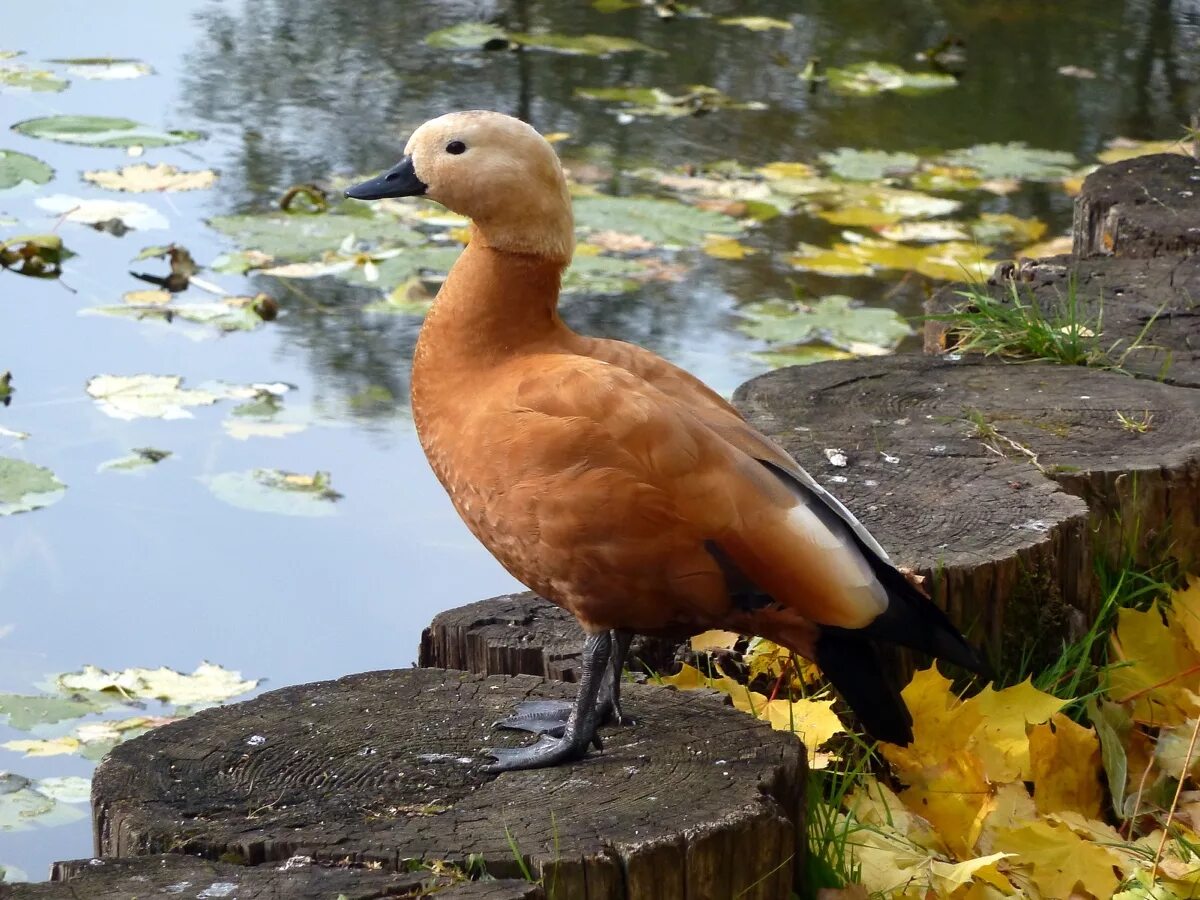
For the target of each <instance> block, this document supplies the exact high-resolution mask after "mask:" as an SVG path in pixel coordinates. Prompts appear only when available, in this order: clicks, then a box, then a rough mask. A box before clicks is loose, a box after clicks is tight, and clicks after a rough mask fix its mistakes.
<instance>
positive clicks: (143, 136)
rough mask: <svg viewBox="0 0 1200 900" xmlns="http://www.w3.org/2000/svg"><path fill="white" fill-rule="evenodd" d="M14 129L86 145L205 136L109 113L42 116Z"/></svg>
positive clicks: (157, 143) (163, 142) (164, 143)
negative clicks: (108, 114) (102, 114)
mask: <svg viewBox="0 0 1200 900" xmlns="http://www.w3.org/2000/svg"><path fill="white" fill-rule="evenodd" d="M13 130H14V131H16V132H18V133H20V134H23V135H25V136H26V137H32V138H45V139H47V140H51V141H60V142H62V143H64V144H86V145H87V146H89V147H136V146H141V147H169V146H173V145H175V144H184V143H187V142H188V141H197V140H200V138H202V137H204V135H203V134H201V133H200V132H199V131H158V130H156V129H153V128H150V127H149V126H147V125H141V124H139V123H137V122H134V121H133V120H132V119H119V118H112V117H109V116H45V117H43V118H40V119H26V120H25V121H24V122H18V123H17V124H16V125H14V126H13Z"/></svg>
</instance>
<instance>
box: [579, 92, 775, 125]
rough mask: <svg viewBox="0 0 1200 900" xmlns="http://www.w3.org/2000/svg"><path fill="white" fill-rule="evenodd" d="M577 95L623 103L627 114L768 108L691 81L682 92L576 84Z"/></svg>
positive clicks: (692, 113) (678, 114) (674, 115)
mask: <svg viewBox="0 0 1200 900" xmlns="http://www.w3.org/2000/svg"><path fill="white" fill-rule="evenodd" d="M575 96H577V97H582V98H583V99H585V100H599V101H602V102H607V103H619V104H621V105H620V106H619V107H618V109H619V110H620V112H621V113H622V114H623V115H626V116H660V117H664V118H679V117H681V116H700V115H707V114H708V113H710V112H714V111H716V110H720V109H766V108H767V105H766V104H765V103H759V102H758V101H749V102H739V101H737V100H734V99H733V98H731V97H729V96H728V95H726V94H725V93H723V92H721V91H719V90H717V89H716V88H713V87H709V86H708V85H704V84H693V85H689V86H688V88H687V91H686V92H684V93H682V94H669V93H667V92H666V91H663V90H660V89H659V88H638V87H611V88H576V90H575Z"/></svg>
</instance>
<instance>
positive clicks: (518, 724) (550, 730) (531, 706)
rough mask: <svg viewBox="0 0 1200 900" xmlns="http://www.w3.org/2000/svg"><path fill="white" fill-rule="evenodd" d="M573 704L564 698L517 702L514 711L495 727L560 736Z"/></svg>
mask: <svg viewBox="0 0 1200 900" xmlns="http://www.w3.org/2000/svg"><path fill="white" fill-rule="evenodd" d="M572 709H574V706H573V705H572V704H570V703H568V702H567V701H566V700H526V701H525V702H523V703H518V704H517V708H516V711H514V712H513V714H512V715H511V716H509V717H508V718H507V719H501V720H500V721H499V722H497V723H496V725H495V727H496V728H510V729H512V730H513V731H529V732H532V733H533V734H548V735H550V736H551V737H556V738H560V737H562V736H563V731H564V729H566V727H567V719H569V718H570V716H571V710H572Z"/></svg>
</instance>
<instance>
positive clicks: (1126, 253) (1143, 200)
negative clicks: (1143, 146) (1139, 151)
mask: <svg viewBox="0 0 1200 900" xmlns="http://www.w3.org/2000/svg"><path fill="white" fill-rule="evenodd" d="M1072 237H1073V239H1074V246H1073V247H1072V252H1073V254H1074V255H1075V256H1076V257H1077V258H1080V259H1082V258H1085V257H1089V256H1119V257H1126V258H1135V257H1148V256H1163V255H1180V254H1188V253H1195V252H1196V251H1197V250H1200V160H1196V159H1193V158H1192V157H1190V156H1182V155H1180V154H1175V153H1160V154H1155V155H1153V156H1139V157H1136V158H1135V159H1129V160H1125V161H1123V162H1119V163H1112V164H1110V165H1107V166H1101V167H1100V168H1099V169H1097V170H1096V171H1095V172H1093V173H1092V174H1091V175H1089V176H1088V177H1087V178H1086V179H1085V180H1084V182H1083V188H1082V189H1081V190H1080V192H1079V196H1078V197H1077V198H1076V199H1075V219H1074V224H1073V227H1072Z"/></svg>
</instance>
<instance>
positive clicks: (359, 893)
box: [0, 854, 545, 900]
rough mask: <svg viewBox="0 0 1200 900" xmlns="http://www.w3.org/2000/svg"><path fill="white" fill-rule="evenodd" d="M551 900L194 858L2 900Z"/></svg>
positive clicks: (78, 873) (473, 886)
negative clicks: (427, 899) (410, 899)
mask: <svg viewBox="0 0 1200 900" xmlns="http://www.w3.org/2000/svg"><path fill="white" fill-rule="evenodd" d="M427 891H428V892H433V891H436V894H437V897H438V898H439V900H440V898H445V900H544V898H545V894H544V893H543V891H542V889H541V887H540V886H539V885H536V884H533V883H531V882H528V881H514V880H511V879H506V880H504V881H467V882H462V881H460V882H456V881H455V880H454V879H453V878H451V877H447V876H440V875H435V874H433V873H431V872H428V871H424V872H405V873H397V872H380V871H373V870H371V869H364V868H328V867H324V866H316V865H311V864H309V863H308V862H306V861H305V860H304V859H303V858H296V859H294V860H289V861H288V862H285V863H284V864H283V865H280V866H257V867H247V866H237V865H232V864H230V863H221V862H212V861H209V860H204V859H198V858H197V857H194V856H182V855H178V854H163V855H159V856H144V857H137V858H133V859H79V860H72V861H69V862H60V863H55V864H54V871H53V873H52V875H51V880H50V881H49V882H43V883H41V884H12V885H5V884H0V900H137V898H143V897H144V898H150V897H174V898H178V900H192V898H197V897H198V898H202V900H203V898H220V897H227V898H231V900H233V898H239V897H240V898H243V900H251V898H252V897H253V898H263V900H265V898H271V900H334V898H335V897H343V896H344V897H345V898H346V900H376V898H382V897H424V896H430V895H431V894H427V893H425V892H427Z"/></svg>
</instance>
